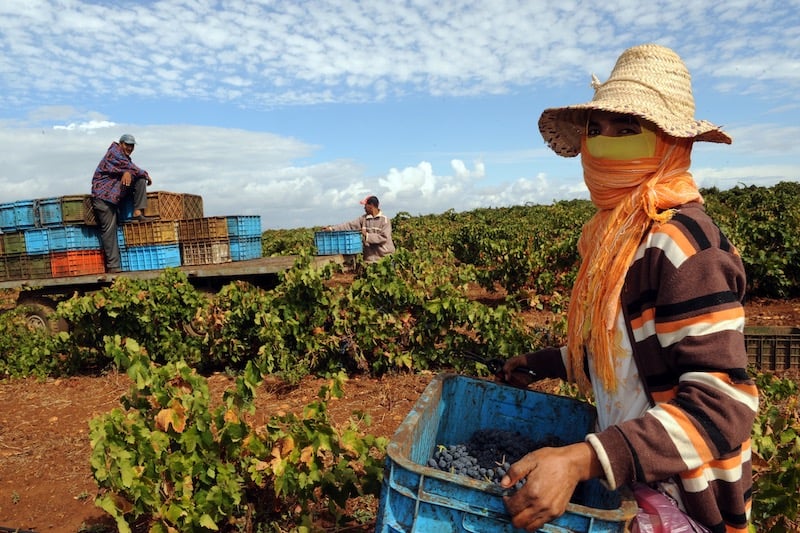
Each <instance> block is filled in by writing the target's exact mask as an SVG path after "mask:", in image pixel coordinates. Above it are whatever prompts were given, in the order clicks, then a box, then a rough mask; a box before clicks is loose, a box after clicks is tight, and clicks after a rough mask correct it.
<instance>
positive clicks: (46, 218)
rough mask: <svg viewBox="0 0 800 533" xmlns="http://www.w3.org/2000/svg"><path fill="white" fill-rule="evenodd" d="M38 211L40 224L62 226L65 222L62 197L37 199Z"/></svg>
mask: <svg viewBox="0 0 800 533" xmlns="http://www.w3.org/2000/svg"><path fill="white" fill-rule="evenodd" d="M36 212H37V222H38V224H37V225H38V226H60V225H61V224H63V223H64V218H63V216H62V214H61V198H60V197H58V198H41V199H39V200H36Z"/></svg>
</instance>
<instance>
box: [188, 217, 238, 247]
mask: <svg viewBox="0 0 800 533" xmlns="http://www.w3.org/2000/svg"><path fill="white" fill-rule="evenodd" d="M220 239H224V240H225V241H227V240H228V221H227V219H226V218H225V217H206V218H192V219H188V220H179V221H178V240H179V241H180V242H200V241H209V240H220Z"/></svg>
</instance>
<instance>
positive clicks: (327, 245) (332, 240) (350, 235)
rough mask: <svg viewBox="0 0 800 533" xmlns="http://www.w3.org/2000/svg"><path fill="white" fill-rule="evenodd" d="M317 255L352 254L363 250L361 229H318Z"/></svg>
mask: <svg viewBox="0 0 800 533" xmlns="http://www.w3.org/2000/svg"><path fill="white" fill-rule="evenodd" d="M314 245H315V246H316V247H317V255H337V254H343V255H352V254H360V253H361V252H362V251H363V249H364V248H363V244H362V242H361V232H360V231H318V232H316V233H314Z"/></svg>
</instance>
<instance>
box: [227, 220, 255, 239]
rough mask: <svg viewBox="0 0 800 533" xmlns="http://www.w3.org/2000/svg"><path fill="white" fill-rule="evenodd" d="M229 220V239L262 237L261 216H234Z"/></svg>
mask: <svg viewBox="0 0 800 533" xmlns="http://www.w3.org/2000/svg"><path fill="white" fill-rule="evenodd" d="M227 218H228V236H229V237H261V217H260V216H257V215H256V216H232V217H227Z"/></svg>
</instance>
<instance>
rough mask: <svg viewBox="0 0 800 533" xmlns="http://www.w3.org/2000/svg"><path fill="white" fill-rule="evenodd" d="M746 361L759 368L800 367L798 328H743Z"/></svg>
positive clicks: (799, 335)
mask: <svg viewBox="0 0 800 533" xmlns="http://www.w3.org/2000/svg"><path fill="white" fill-rule="evenodd" d="M744 340H745V347H746V350H747V362H748V363H749V364H750V365H752V366H754V367H755V368H757V369H759V370H767V371H769V370H788V369H790V368H800V328H794V327H769V326H748V327H745V328H744Z"/></svg>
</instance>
